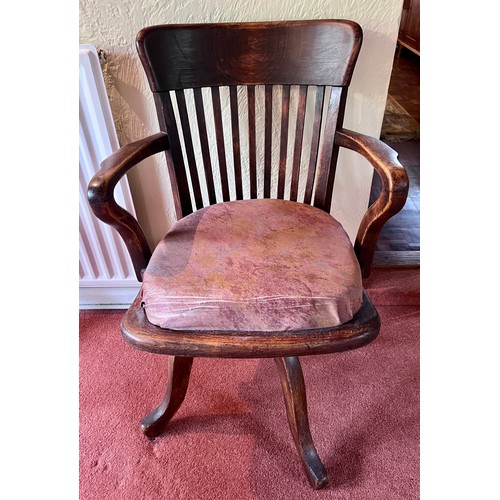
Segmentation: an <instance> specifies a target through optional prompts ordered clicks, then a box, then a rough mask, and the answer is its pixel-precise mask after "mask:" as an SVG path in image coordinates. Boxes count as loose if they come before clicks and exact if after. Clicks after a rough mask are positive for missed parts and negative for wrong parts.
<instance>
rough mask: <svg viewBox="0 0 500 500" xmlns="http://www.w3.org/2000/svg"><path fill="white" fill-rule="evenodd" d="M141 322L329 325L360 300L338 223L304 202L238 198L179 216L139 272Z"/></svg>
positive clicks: (278, 327) (275, 327)
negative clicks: (141, 284) (142, 277)
mask: <svg viewBox="0 0 500 500" xmlns="http://www.w3.org/2000/svg"><path fill="white" fill-rule="evenodd" d="M142 298H143V306H144V308H145V312H146V315H147V317H148V320H149V321H150V322H151V323H153V324H155V325H157V326H160V327H162V328H168V329H173V330H177V329H178V330H188V329H189V330H233V331H234V330H237V331H264V332H266V331H286V330H301V329H313V328H324V327H331V326H336V325H339V324H342V323H345V322H347V321H349V320H350V319H351V318H352V317H353V315H354V314H355V313H356V312H357V311H358V309H359V308H360V307H361V304H362V282H361V272H360V268H359V264H358V261H357V259H356V256H355V254H354V251H353V248H352V244H351V242H350V240H349V238H348V236H347V234H346V232H345V231H344V229H343V227H342V226H341V224H340V223H339V222H337V221H336V220H335V219H334V218H333V217H331V216H330V215H329V214H327V213H325V212H324V211H322V210H319V209H317V208H315V207H312V206H310V205H306V204H302V203H296V202H292V201H284V200H271V199H257V200H241V201H231V202H226V203H219V204H216V205H212V206H209V207H206V208H203V209H201V210H198V211H197V212H194V213H193V214H191V215H189V216H187V217H184V218H183V219H181V220H179V221H178V222H176V223H175V224H174V226H173V227H172V229H171V231H169V233H168V234H167V235H166V237H165V238H164V239H163V240H162V241H161V242H160V243H159V244H158V246H157V247H156V249H155V251H154V252H153V256H152V258H151V260H150V262H149V264H148V267H147V269H146V271H145V273H144V280H143V286H142Z"/></svg>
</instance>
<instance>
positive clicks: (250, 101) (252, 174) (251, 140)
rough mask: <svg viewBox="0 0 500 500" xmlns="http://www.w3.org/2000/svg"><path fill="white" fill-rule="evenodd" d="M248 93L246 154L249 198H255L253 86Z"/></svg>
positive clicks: (255, 163) (249, 87)
mask: <svg viewBox="0 0 500 500" xmlns="http://www.w3.org/2000/svg"><path fill="white" fill-rule="evenodd" d="M247 92H248V149H249V151H248V153H249V164H250V198H251V199H254V198H257V148H256V140H255V134H256V132H255V86H254V85H249V86H248V87H247Z"/></svg>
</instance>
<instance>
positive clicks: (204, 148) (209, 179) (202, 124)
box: [193, 87, 217, 204]
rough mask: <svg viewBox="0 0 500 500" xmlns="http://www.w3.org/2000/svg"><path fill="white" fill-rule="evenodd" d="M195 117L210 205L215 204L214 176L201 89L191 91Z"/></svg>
mask: <svg viewBox="0 0 500 500" xmlns="http://www.w3.org/2000/svg"><path fill="white" fill-rule="evenodd" d="M193 95H194V103H195V108H196V117H197V119H198V131H199V134H200V145H201V154H202V158H203V168H204V171H205V180H206V183H207V192H208V201H209V203H210V204H213V203H217V199H216V197H215V187H214V176H213V172H212V160H211V158H210V147H209V145H208V135H207V123H206V120H205V109H204V106H203V96H202V94H201V88H199V87H198V88H195V89H193Z"/></svg>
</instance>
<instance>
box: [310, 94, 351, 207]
mask: <svg viewBox="0 0 500 500" xmlns="http://www.w3.org/2000/svg"><path fill="white" fill-rule="evenodd" d="M342 90H343V88H342V87H332V89H331V93H330V99H329V101H328V109H327V114H326V119H325V127H324V133H323V142H322V145H321V147H320V151H319V158H318V175H317V183H316V190H315V193H314V206H315V207H318V208H321V209H322V210H324V211H325V212H328V213H329V212H330V206H331V202H332V192H333V179H334V177H335V169H336V162H337V154H338V148H334V146H333V138H334V136H335V130H336V128H337V120H338V117H339V106H340V102H341V99H340V98H341V94H342ZM344 104H345V100H344Z"/></svg>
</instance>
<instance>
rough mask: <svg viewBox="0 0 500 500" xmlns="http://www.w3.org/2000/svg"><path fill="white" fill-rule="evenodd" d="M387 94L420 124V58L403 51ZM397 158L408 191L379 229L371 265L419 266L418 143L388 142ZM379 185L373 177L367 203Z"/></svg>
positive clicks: (397, 58)
mask: <svg viewBox="0 0 500 500" xmlns="http://www.w3.org/2000/svg"><path fill="white" fill-rule="evenodd" d="M389 94H390V95H391V96H392V97H393V98H394V99H395V100H396V101H397V102H398V103H399V104H400V105H401V106H402V107H403V108H404V109H405V110H406V111H407V112H408V113H409V114H410V115H411V116H412V117H413V118H415V119H416V120H417V121H418V122H419V123H420V58H419V57H418V56H416V55H415V54H413V53H412V52H410V51H407V50H406V49H403V50H402V51H401V54H400V55H399V56H396V58H395V60H394V67H393V71H392V75H391V81H390V84H389ZM387 144H389V145H390V146H391V147H392V148H393V149H394V150H396V151H397V152H398V154H399V161H400V162H401V164H402V165H403V166H404V167H405V168H406V170H407V172H408V176H409V179H410V191H409V194H408V199H407V201H406V204H405V206H404V207H403V209H402V210H401V212H399V213H398V214H396V215H395V216H394V217H393V218H392V219H390V220H389V221H388V222H387V223H386V224H385V226H384V228H383V229H382V231H381V233H380V236H379V240H378V243H377V247H376V251H375V257H374V265H378V266H383V265H389V266H392V265H410V266H413V265H419V264H420V141H419V140H412V141H406V142H398V143H394V142H391V143H389V142H387ZM379 189H380V182H379V179H378V176H375V177H374V181H373V186H372V194H371V199H370V202H372V201H373V199H374V197H375V196H376V195H377V194H378V192H380V191H379Z"/></svg>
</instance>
